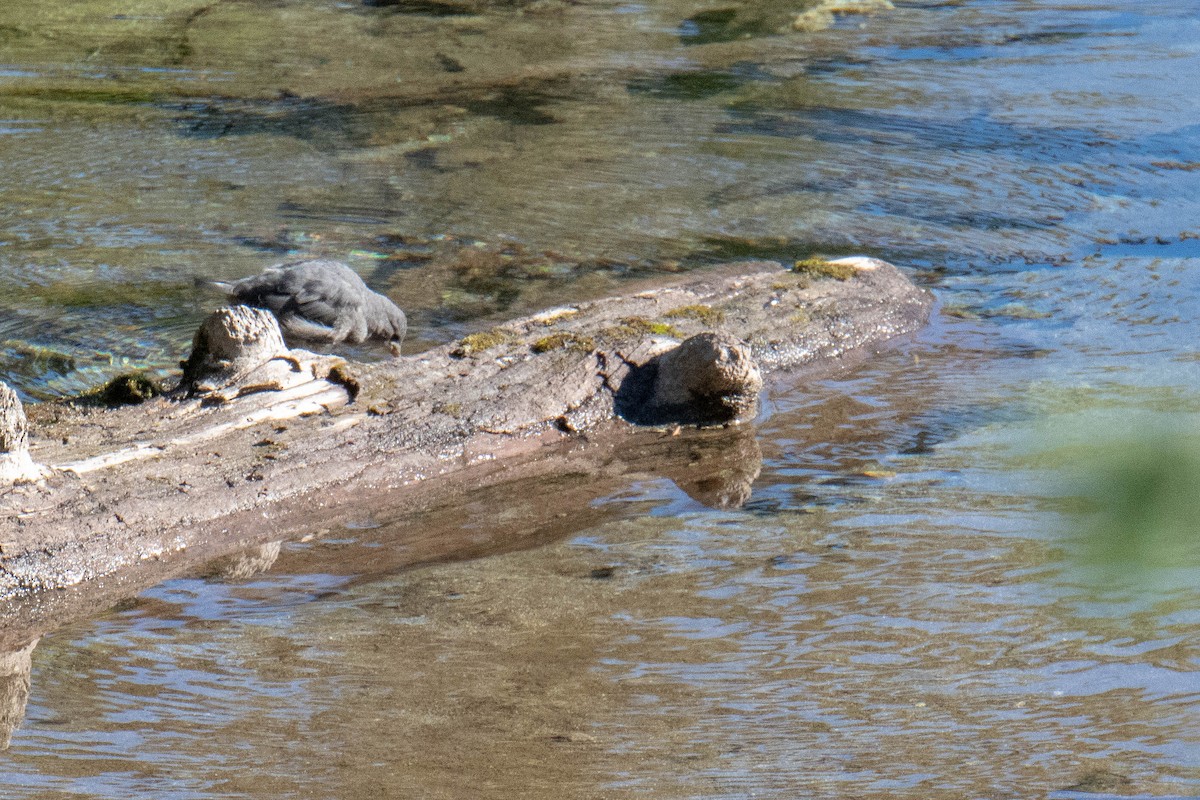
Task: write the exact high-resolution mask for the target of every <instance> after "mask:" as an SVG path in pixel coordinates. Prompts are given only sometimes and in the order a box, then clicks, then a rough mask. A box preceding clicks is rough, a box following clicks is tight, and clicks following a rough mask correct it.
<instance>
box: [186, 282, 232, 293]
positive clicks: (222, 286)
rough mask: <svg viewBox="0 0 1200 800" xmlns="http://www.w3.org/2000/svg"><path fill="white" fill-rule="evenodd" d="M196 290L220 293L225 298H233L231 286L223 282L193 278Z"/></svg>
mask: <svg viewBox="0 0 1200 800" xmlns="http://www.w3.org/2000/svg"><path fill="white" fill-rule="evenodd" d="M194 280H195V282H196V288H197V289H207V290H208V291H210V292H220V293H221V294H223V295H225V296H226V297H232V296H233V284H232V283H226V282H225V281H212V280H209V279H208V278H195V279H194Z"/></svg>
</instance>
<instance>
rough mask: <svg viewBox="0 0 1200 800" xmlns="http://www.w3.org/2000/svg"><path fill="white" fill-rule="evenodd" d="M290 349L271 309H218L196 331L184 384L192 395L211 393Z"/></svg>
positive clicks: (185, 371) (182, 384) (184, 374)
mask: <svg viewBox="0 0 1200 800" xmlns="http://www.w3.org/2000/svg"><path fill="white" fill-rule="evenodd" d="M287 352H288V349H287V345H285V344H284V342H283V333H282V331H280V329H279V323H278V322H277V321H276V320H275V317H274V315H272V314H271V312H269V311H265V310H263V309H261V308H252V307H250V306H232V307H230V308H222V309H218V310H217V311H214V312H213V313H212V314H210V315H209V316H208V319H206V320H204V322H203V324H201V326H200V329H199V330H198V331H196V336H195V338H194V339H193V340H192V354H191V355H190V356H188V359H187V361H185V362H183V365H182V366H183V382H182V383H181V384H180V386H181V388H184V389H186V391H187V393H188V394H190V395H197V394H208V393H211V392H213V391H215V390H216V389H218V388H221V387H224V386H229V385H231V384H235V383H237V382H238V381H239V380H241V379H242V378H244V377H246V376H247V375H249V374H250V373H251V372H252V371H254V370H255V369H257V368H258V367H260V366H262V365H263V364H265V363H267V362H268V361H270V360H271V359H273V358H277V357H279V356H282V355H286V354H287Z"/></svg>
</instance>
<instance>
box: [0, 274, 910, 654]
mask: <svg viewBox="0 0 1200 800" xmlns="http://www.w3.org/2000/svg"><path fill="white" fill-rule="evenodd" d="M931 305H932V299H931V297H930V295H929V294H928V292H926V291H924V290H921V289H919V288H917V287H915V286H914V285H913V284H912V283H911V282H910V281H909V280H908V279H907V278H905V277H904V275H903V274H902V273H901V272H900V271H899V270H897V269H896V268H895V267H893V266H892V265H890V264H887V263H885V262H882V261H878V260H875V259H865V258H859V259H843V260H841V261H837V262H827V263H826V264H825V265H824V266H820V267H813V266H812V265H810V266H808V267H807V268H805V269H802V270H787V269H783V268H781V267H780V265H778V264H776V263H766V262H748V263H741V264H736V265H728V266H727V267H725V268H722V269H719V270H715V271H713V272H711V273H708V274H707V275H706V277H704V278H703V279H701V280H697V281H693V282H691V283H687V284H683V285H679V286H674V287H667V288H657V289H652V290H649V291H642V292H637V293H635V294H631V295H629V296H624V297H618V298H611V299H607V300H600V301H595V302H589V303H583V304H579V305H574V306H569V307H563V308H558V309H552V310H550V311H546V312H543V313H541V314H537V315H534V316H531V317H528V318H524V319H520V320H516V321H513V322H511V323H507V324H504V325H501V326H499V327H497V328H494V329H492V330H489V331H485V332H482V333H479V334H474V335H472V336H468V337H466V338H465V339H463V340H460V341H458V342H455V343H452V344H449V345H446V346H443V347H440V348H437V349H434V350H431V351H428V352H425V353H421V354H419V355H416V356H409V357H405V358H401V359H395V360H391V361H386V362H379V363H374V364H361V363H351V362H346V361H343V360H341V359H339V358H336V357H330V356H320V355H314V354H312V353H307V352H305V351H300V350H287V349H286V348H285V347H284V345H283V342H282V339H281V338H280V337H279V332H278V328H277V327H276V326H275V324H274V321H273V319H272V318H271V317H270V316H269V315H267V314H265V313H263V312H259V311H256V310H254V309H249V308H246V307H235V308H233V309H226V310H223V311H221V312H217V313H216V314H214V315H213V316H212V317H210V318H209V320H207V321H206V323H205V324H204V326H203V327H202V329H201V330H200V332H198V334H197V336H196V341H195V346H194V349H193V352H192V354H191V356H190V357H189V359H188V361H187V362H185V364H184V373H183V377H182V379H181V381H180V384H179V386H178V388H176V389H175V390H174V391H173V392H171V393H169V394H168V395H166V396H163V397H158V398H154V399H152V400H149V401H147V402H144V403H142V404H140V405H136V406H129V407H125V408H118V409H91V408H85V407H81V406H79V405H77V404H69V403H47V404H41V405H37V406H32V407H31V408H30V409H29V414H30V420H29V427H28V430H26V427H25V420H24V416H23V414H22V412H21V408H20V404H19V403H18V402H17V401H16V397H15V395H14V394H12V393H11V391H3V390H0V422H2V423H3V425H4V426H5V427H4V429H3V431H0V600H5V601H6V603H5V606H4V608H5V609H6V611H5V612H3V613H4V614H5V616H4V619H5V623H4V625H3V626H2V628H0V649H3V648H5V647H6V646H7V648H8V649H13V648H19V647H23V646H25V645H26V644H27V643H28V641H30V640H31V639H33V638H34V637H35V636H37V635H39V634H40V633H42V632H44V631H46V630H50V629H52V628H53V627H55V626H56V625H58V624H61V623H62V622H63V621H64V620H66V619H70V618H73V617H75V616H78V615H80V614H82V613H85V612H86V611H88V610H95V609H96V608H97V607H103V604H104V603H106V602H113V601H115V600H117V599H119V598H120V597H122V596H125V595H128V594H131V593H133V592H136V591H138V590H139V589H141V588H143V587H144V586H147V585H150V584H151V583H153V582H156V581H159V580H162V579H164V578H167V577H170V576H171V575H175V574H180V573H181V572H184V571H188V570H192V571H197V570H200V569H201V567H202V565H204V564H206V563H209V562H212V561H213V560H214V559H218V558H225V559H228V558H229V557H230V555H231V553H234V552H235V551H238V550H239V549H243V548H250V550H251V551H252V552H251V554H252V555H253V557H254V558H259V559H261V558H262V556H261V552H265V551H263V550H262V547H263V546H264V545H265V546H266V547H267V550H270V549H271V547H272V545H270V544H269V543H274V542H279V541H281V540H289V539H297V538H301V537H304V536H313V535H320V534H321V533H323V532H325V531H329V530H343V529H344V526H345V524H346V522H347V520H348V519H351V518H353V519H368V518H369V519H371V520H373V525H378V526H382V527H384V528H388V526H389V525H390V526H391V527H392V528H397V526H398V529H403V528H404V520H405V519H406V518H407V519H413V518H415V516H416V515H420V517H421V519H422V525H421V526H420V529H421V530H420V531H418V530H416V529H415V528H412V527H411V526H410V528H408V530H409V533H407V534H400V535H405V536H411V537H412V542H407V543H406V544H407V545H411V547H410V548H409V549H410V552H409V553H408V554H407V555H406V556H405V559H407V562H408V563H412V562H419V561H422V560H429V559H441V558H447V557H451V556H452V555H453V554H454V553H453V552H451V550H454V549H456V548H457V549H459V550H470V549H471V545H468V544H465V543H464V542H463V541H461V540H455V539H454V538H453V537H449V538H447V539H446V540H445V541H440V540H436V539H435V538H428V537H427V538H423V537H425V533H424V532H428V531H439V530H446V529H447V525H448V523H447V522H446V520H453V519H456V518H458V516H461V513H462V507H463V506H464V504H467V503H471V502H473V501H474V500H475V499H476V498H478V497H480V496H483V495H485V494H486V493H488V492H489V491H492V490H496V489H497V487H505V486H512V485H514V484H516V483H518V482H524V483H523V484H522V485H523V486H525V487H526V488H525V489H524V490H523V491H524V493H525V495H526V496H525V497H522V498H516V497H514V496H513V494H512V493H505V492H503V491H501V492H500V494H498V495H496V496H493V497H492V499H491V500H490V501H489V502H492V503H495V504H496V506H497V508H496V512H497V513H499V512H500V511H502V510H503V508H502V506H503V505H504V503H505V502H511V503H517V502H535V503H536V502H538V495H539V493H541V495H542V496H541V498H540V500H541V502H543V503H544V502H545V501H546V498H554V501H553V502H554V503H555V505H554V506H553V507H554V508H555V510H556V511H558V510H559V509H565V507H566V505H565V504H569V503H570V502H571V501H572V500H574V501H577V502H578V503H579V504H580V505H581V506H585V505H586V504H587V497H586V495H587V493H588V492H591V493H592V496H593V497H594V496H599V494H600V493H602V492H603V491H605V488H606V487H611V486H612V485H613V483H614V481H613V480H612V479H613V477H614V476H619V475H621V474H624V473H626V472H628V470H629V469H630V468H628V467H619V466H614V464H617V463H619V462H620V463H624V462H623V460H625V461H628V460H629V459H632V460H633V461H634V462H636V460H637V458H638V456H637V455H634V454H635V453H644V452H650V451H657V450H663V448H664V447H676V448H677V449H678V446H677V445H675V444H673V443H671V442H670V441H669V440H670V439H671V437H663V435H662V434H661V433H656V434H654V438H652V439H647V438H646V434H645V433H639V429H637V428H635V427H634V426H632V425H630V424H629V422H633V423H638V424H651V425H668V426H669V425H674V424H684V425H692V424H697V423H699V424H701V425H714V424H715V425H721V424H729V423H736V422H739V421H745V420H749V419H752V418H753V417H754V414H755V413H756V409H757V398H758V392H759V390H760V389H761V387H762V382H763V377H764V376H767V377H770V376H772V375H779V374H781V373H784V372H789V371H794V370H795V369H796V368H802V367H807V366H812V365H824V364H829V363H833V362H837V361H838V360H840V359H842V358H843V357H845V356H847V355H848V354H851V353H861V352H864V351H867V350H870V349H871V348H873V347H876V346H878V345H880V344H881V343H883V342H885V341H887V340H889V339H892V338H894V337H896V336H899V335H901V334H905V333H908V332H911V331H913V330H915V329H917V328H919V327H920V326H921V325H922V324H923V323H924V321H925V320H926V319H927V317H928V314H929V310H930V307H931ZM681 343H682V345H681ZM790 374H794V373H790ZM6 388H7V387H5V389H6ZM678 438H679V437H676V439H678ZM683 438H684V440H685V441H684V443H683V444H682V447H683V448H685V449H686V448H691V447H693V446H694V445H695V441H696V440H688V437H687V436H685V437H683ZM725 438H727V439H728V437H725ZM735 438H736V442H735V443H734V444H732V445H728V446H727V447H726V446H723V447H726V449H731V450H732V451H733V452H735V453H738V454H739V455H738V456H737V457H736V458H735V459H734V464H735V465H734V466H733V467H732V468H730V467H729V465H728V464H718V466H716V467H714V468H713V470H711V472H712V474H713V475H715V476H717V477H711V478H701V479H698V480H693V479H694V478H695V475H696V473H695V472H694V471H692V472H690V473H687V474H683V475H681V476H680V477H679V479H678V482H679V483H680V485H681V486H683V487H684V488H685V490H687V491H689V493H692V494H693V496H696V497H697V498H699V499H701V500H702V501H704V502H709V503H711V504H715V505H732V504H737V503H738V502H741V501H742V500H744V499H745V496H746V495H747V494H748V487H749V482H750V481H751V480H753V477H754V475H756V474H757V469H758V465H757V463H750V464H748V465H747V463H743V462H746V461H747V459H745V458H743V456H744V455H745V452H746V450H747V445H746V437H745V436H744V435H739V436H737V437H735ZM27 439H28V447H26V440H27ZM664 439H665V443H663V444H660V443H657V442H658V441H659V440H664ZM749 441H750V442H751V444H753V437H752V436H751V437H750V438H749ZM631 442H632V444H631ZM751 449H755V450H756V448H751ZM664 453H665V450H663V452H659V453H658V455H657V456H652V458H653V459H655V460H656V461H658V462H659V463H663V464H665V466H664V467H663V469H664V470H665V471H666V472H667V473H668V474H670V457H669V456H668V457H666V458H665V461H664V457H663V454H664ZM684 457H685V458H694V453H692V454H691V455H685V456H684ZM720 460H721V459H717V461H720ZM748 461H749V462H753V459H752V458H750V459H748ZM684 472H686V471H684ZM689 475H690V477H689ZM721 476H724V477H721ZM689 481H692V483H690V484H689ZM531 486H534V487H546V488H545V491H542V489H533V490H530V489H529V487H531ZM581 513H583V512H581ZM439 516H440V518H441V521H440V522H439V521H437V520H436V519H435V518H437V517H439ZM550 527H554V526H550ZM496 528H497V531H501V532H502V531H504V530H506V529H505V526H504V525H503V524H502V523H500V522H498V523H497V525H496ZM526 529H528V530H526ZM539 531H543V526H539V525H532V526H530V525H525V526H524V529H522V530H520V531H515V530H514V531H509V532H508V534H506V535H511V536H512V538H513V542H514V545H513V546H519V545H517V544H515V543H516V542H518V541H520V542H525V541H530V540H531V539H530V537H534V538H536V537H537V536H540V535H543V534H544V531H543V533H539ZM499 535H501V534H497V536H499ZM493 539H495V537H493ZM506 546H507V545H505V544H503V543H498V542H497V541H492V542H491V543H490V544H489V545H488V547H490V548H491V549H493V550H494V549H504V548H505V547H506ZM273 552H274V553H278V547H277V546H275V547H274V550H273ZM255 553H257V554H258V555H254V554H255ZM217 569H218V571H220V570H227V571H228V570H231V571H232V572H231V573H230V574H237V570H238V569H239V567H238V565H237V563H236V560H235V563H234V564H233V566H228V565H226V566H225V567H218V568H217ZM367 571H369V570H367ZM23 597H24V598H32V601H24V602H21V601H20V598H23Z"/></svg>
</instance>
